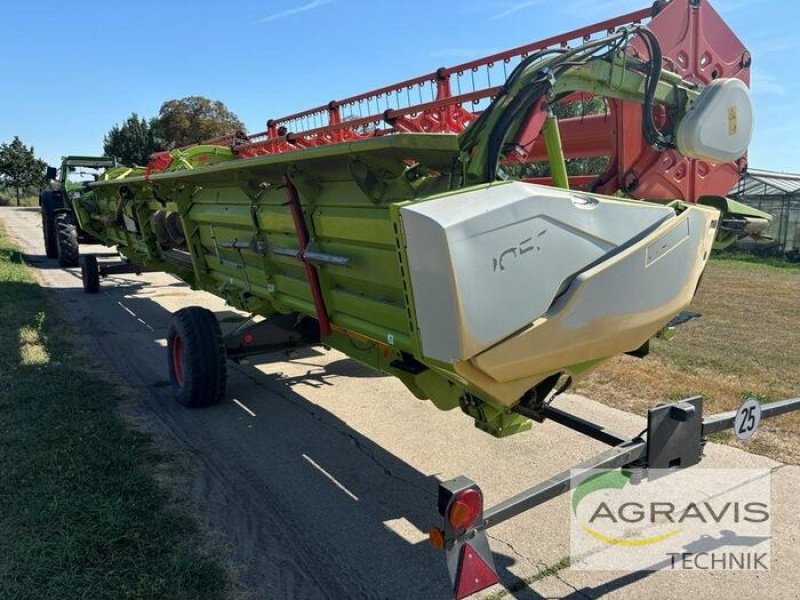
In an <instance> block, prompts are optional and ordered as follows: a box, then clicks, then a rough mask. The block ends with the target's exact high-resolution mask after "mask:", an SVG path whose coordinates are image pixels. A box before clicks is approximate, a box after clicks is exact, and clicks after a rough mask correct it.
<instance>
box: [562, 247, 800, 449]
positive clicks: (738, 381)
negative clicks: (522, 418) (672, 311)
mask: <svg viewBox="0 0 800 600" xmlns="http://www.w3.org/2000/svg"><path fill="white" fill-rule="evenodd" d="M691 310H693V311H696V312H699V313H702V315H703V316H702V317H701V318H699V319H695V320H693V321H690V322H689V323H686V324H685V325H683V326H681V327H679V328H678V335H677V336H676V337H675V339H674V340H672V341H671V342H666V341H662V340H654V341H653V342H652V344H651V354H650V356H648V357H647V358H645V359H636V358H632V357H629V356H620V357H617V358H614V359H612V360H611V361H609V362H608V363H606V364H605V365H603V366H602V367H600V368H599V369H598V370H597V371H595V372H594V373H593V374H592V375H591V376H590V377H589V378H588V379H586V380H584V381H582V382H580V383H579V384H578V387H577V391H578V392H580V393H582V394H585V395H587V396H589V397H590V398H594V399H597V400H600V401H602V402H604V403H605V404H608V405H610V406H614V407H617V408H621V409H624V410H628V411H631V412H635V413H637V414H645V413H646V412H647V409H648V408H650V407H651V406H654V405H655V404H657V403H660V402H665V401H671V400H677V399H680V398H682V397H685V396H690V395H695V394H701V395H703V396H704V397H705V398H706V405H705V406H706V410H705V412H706V414H711V413H717V412H722V411H727V410H732V409H735V408H736V407H737V406H738V405H739V404H740V403H741V402H742V399H743V397H745V396H748V395H752V394H755V395H757V396H759V398H760V399H761V400H762V401H768V400H781V399H784V398H794V397H797V396H800V331H799V330H798V325H799V324H800V269H797V268H783V269H781V268H776V267H773V266H768V265H761V264H755V263H747V262H740V261H734V260H712V261H711V263H710V264H709V266H708V268H707V270H706V273H705V276H704V278H703V282H702V285H701V287H700V291H699V292H698V294H697V297H696V298H695V301H694V303H693V305H692V307H691ZM721 441H724V442H726V443H730V444H732V445H742V446H744V445H743V444H741V443H740V442H738V440H736V439H735V438H733V436H732V435H724V436H722V438H721ZM746 447H747V449H748V450H749V451H752V452H756V453H759V454H764V455H767V456H770V457H773V458H775V459H777V460H780V461H782V462H786V463H791V464H800V413H794V414H792V415H787V416H783V417H778V418H776V419H770V420H767V421H764V422H763V423H762V426H761V428H760V429H759V432H758V435H757V436H756V438H755V439H754V440H752V441H751V442H749V443H747V444H746Z"/></svg>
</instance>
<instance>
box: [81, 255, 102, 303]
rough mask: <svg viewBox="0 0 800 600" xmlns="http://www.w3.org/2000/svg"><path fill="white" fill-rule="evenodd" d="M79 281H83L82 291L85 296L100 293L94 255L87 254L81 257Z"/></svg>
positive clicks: (98, 272) (97, 269) (98, 275)
mask: <svg viewBox="0 0 800 600" xmlns="http://www.w3.org/2000/svg"><path fill="white" fill-rule="evenodd" d="M81 279H82V280H83V291H84V292H86V293H87V294H96V293H97V292H99V291H100V269H99V268H98V266H97V257H96V256H95V255H94V254H87V255H86V256H84V257H83V261H82V262H81Z"/></svg>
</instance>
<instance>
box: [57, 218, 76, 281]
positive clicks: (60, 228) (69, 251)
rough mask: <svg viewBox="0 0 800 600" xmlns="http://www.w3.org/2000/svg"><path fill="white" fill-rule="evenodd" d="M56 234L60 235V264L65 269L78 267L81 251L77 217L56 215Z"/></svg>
mask: <svg viewBox="0 0 800 600" xmlns="http://www.w3.org/2000/svg"><path fill="white" fill-rule="evenodd" d="M56 232H57V234H58V264H59V265H60V266H61V267H64V268H65V269H68V268H70V267H77V266H78V262H79V260H80V249H79V246H78V226H77V225H76V224H75V217H73V216H72V215H71V214H69V213H61V214H60V215H56Z"/></svg>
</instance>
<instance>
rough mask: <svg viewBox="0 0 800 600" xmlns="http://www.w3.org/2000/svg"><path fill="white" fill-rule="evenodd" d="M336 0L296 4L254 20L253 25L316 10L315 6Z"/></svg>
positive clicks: (314, 0)
mask: <svg viewBox="0 0 800 600" xmlns="http://www.w3.org/2000/svg"><path fill="white" fill-rule="evenodd" d="M333 2H334V0H311V2H307V3H306V4H303V5H301V6H295V7H294V8H287V9H286V10H284V11H281V12H278V13H275V14H272V15H268V16H266V17H264V18H263V19H259V20H258V21H253V23H252V24H253V25H258V24H259V23H268V22H270V21H275V20H277V19H283V18H284V17H291V16H292V15H296V14H299V13H304V12H308V11H309V10H314V9H315V8H319V7H320V6H325V5H326V4H332V3H333Z"/></svg>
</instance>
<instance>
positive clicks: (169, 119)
mask: <svg viewBox="0 0 800 600" xmlns="http://www.w3.org/2000/svg"><path fill="white" fill-rule="evenodd" d="M156 121H157V122H155V123H153V125H154V127H155V130H156V131H155V134H156V139H157V140H158V141H159V142H161V143H162V145H163V146H164V147H166V148H169V149H172V148H179V147H181V146H188V145H189V144H197V143H199V142H202V141H203V140H207V139H210V138H214V137H218V136H222V135H230V134H234V133H236V132H237V131H244V125H243V124H242V122H241V121H240V120H239V118H238V117H237V116H236V115H235V114H233V113H232V112H231V111H230V110H228V108H227V107H226V106H225V105H224V104H223V103H222V102H219V101H214V100H209V99H208V98H203V97H202V96H189V97H187V98H181V99H180V100H169V101H167V102H164V104H162V105H161V110H159V113H158V118H157V120H156Z"/></svg>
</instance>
